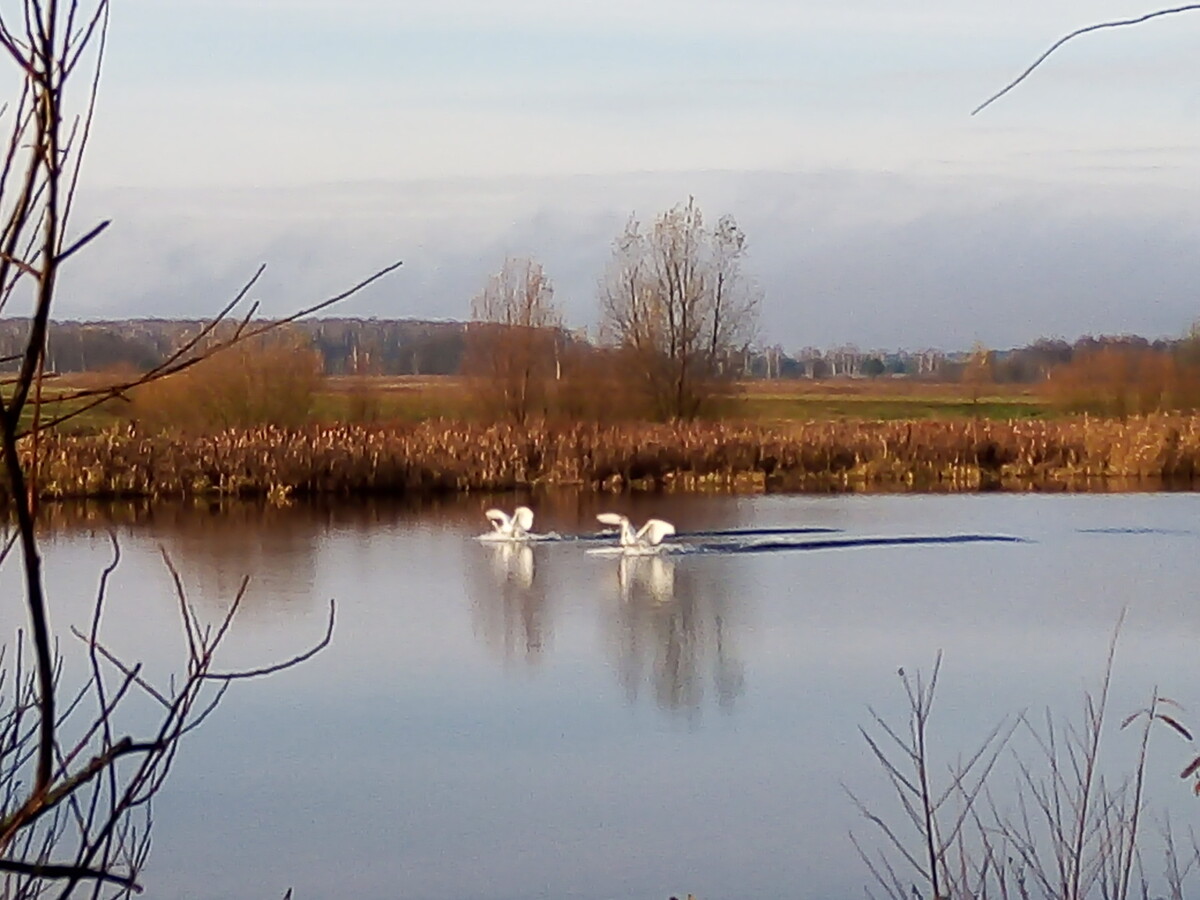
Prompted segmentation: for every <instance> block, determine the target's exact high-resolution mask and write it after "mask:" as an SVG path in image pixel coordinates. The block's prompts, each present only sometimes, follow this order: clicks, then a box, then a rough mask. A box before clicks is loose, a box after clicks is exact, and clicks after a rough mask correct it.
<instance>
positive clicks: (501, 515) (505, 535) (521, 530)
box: [480, 506, 533, 541]
mask: <svg viewBox="0 0 1200 900" xmlns="http://www.w3.org/2000/svg"><path fill="white" fill-rule="evenodd" d="M484 515H485V516H487V517H488V519H489V520H490V521H491V523H492V528H494V529H495V531H492V532H491V533H489V534H485V535H482V536H481V537H480V540H482V541H523V540H526V539H527V538H528V537H529V529H531V528H533V510H532V509H530V508H529V507H528V506H518V507H517V508H516V509H514V510H513V514H512V516H511V518H510V517H509V515H508V513H506V512H504V511H502V510H499V509H489V510H486V511H485V512H484Z"/></svg>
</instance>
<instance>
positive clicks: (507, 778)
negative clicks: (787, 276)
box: [3, 493, 1200, 900]
mask: <svg viewBox="0 0 1200 900" xmlns="http://www.w3.org/2000/svg"><path fill="white" fill-rule="evenodd" d="M514 502H515V501H513V500H512V499H510V498H501V499H497V498H479V497H468V498H463V499H456V500H453V501H447V502H444V503H441V504H438V505H432V506H428V507H426V508H423V509H419V510H414V509H411V508H405V507H402V506H398V505H396V506H393V505H387V504H370V505H368V504H363V505H346V506H341V507H334V508H328V509H313V508H307V507H302V506H293V507H290V508H284V509H276V508H271V507H267V508H260V507H232V508H228V509H224V510H219V511H209V510H204V509H200V510H185V509H182V508H175V507H164V508H156V509H154V510H153V511H152V513H149V514H144V515H141V516H138V517H136V518H134V519H132V520H128V521H123V522H121V521H119V520H118V524H116V525H115V526H114V527H115V532H116V535H117V536H118V538H119V541H120V545H121V549H122V557H123V558H122V562H121V565H120V567H119V568H118V570H117V572H116V575H115V576H114V580H113V583H112V586H111V589H110V595H109V596H110V599H109V609H108V612H107V617H106V620H105V626H104V630H103V635H104V639H105V640H106V642H107V643H108V644H109V645H111V646H112V647H113V648H114V649H116V650H118V651H119V652H121V653H122V654H124V655H125V656H126V657H128V658H135V659H142V660H144V661H145V663H146V667H147V672H148V673H149V674H150V675H151V677H158V678H165V677H166V675H167V673H168V672H169V671H170V670H171V666H172V664H173V663H174V662H176V661H177V660H178V659H179V656H178V651H179V647H180V637H179V634H180V632H179V627H178V622H177V620H176V614H177V608H176V602H175V599H174V596H173V593H172V588H171V581H170V576H169V574H168V572H167V571H166V569H165V566H164V565H163V562H162V559H161V556H160V552H161V550H165V551H166V552H167V553H168V554H169V555H170V557H171V558H172V559H173V560H174V562H175V564H176V565H177V566H178V568H179V570H180V573H181V575H182V576H183V579H184V583H185V585H186V586H187V590H188V594H189V597H190V598H191V600H192V601H193V602H194V603H195V604H196V606H197V608H198V609H199V610H200V611H201V614H202V615H204V616H206V617H208V618H215V617H216V616H218V615H219V614H220V612H221V610H223V609H224V608H225V607H226V605H227V604H228V602H229V600H230V598H231V597H232V595H233V593H234V592H235V591H236V590H237V586H238V584H239V582H240V581H241V579H242V577H243V576H249V577H250V579H251V582H250V589H249V594H248V596H247V599H246V601H245V605H244V606H243V608H242V609H241V610H240V611H239V614H238V616H237V619H236V623H235V631H234V633H233V635H232V637H231V640H230V642H229V644H228V646H227V647H226V648H225V650H226V653H225V656H224V661H223V663H222V665H221V666H220V668H231V667H233V666H236V665H256V664H259V663H263V662H271V661H275V660H280V659H285V658H288V657H290V656H293V655H295V654H296V653H298V652H300V651H302V650H303V649H305V648H306V647H307V646H308V645H310V644H311V643H312V642H314V641H315V640H317V639H318V638H319V637H320V636H321V634H322V632H323V629H324V625H325V619H326V615H327V612H328V602H329V600H330V598H335V599H336V601H337V624H336V630H335V635H334V640H333V642H332V644H331V645H330V646H329V647H328V648H327V649H326V650H324V651H323V652H322V653H321V654H319V655H318V656H317V657H315V658H314V659H312V660H310V661H309V662H307V663H306V664H304V665H302V666H300V667H298V668H296V669H293V670H290V671H287V672H284V673H280V674H278V675H274V676H270V677H268V678H265V679H263V680H261V681H257V682H252V683H240V684H236V685H234V687H233V689H232V690H231V691H230V693H229V694H228V695H227V697H226V699H225V701H224V703H223V705H222V706H221V707H220V709H218V711H217V712H216V713H215V715H214V716H213V718H212V719H210V720H209V722H208V723H206V725H205V726H204V727H203V728H202V729H200V730H199V731H197V732H196V733H195V734H194V735H193V736H192V738H191V739H190V740H189V741H188V742H187V743H186V744H185V746H184V749H183V751H182V753H181V755H180V758H179V760H178V761H177V763H176V768H175V770H174V772H173V775H172V778H171V781H170V782H169V784H168V786H167V788H166V790H165V791H164V793H163V794H162V795H161V797H160V798H159V800H158V801H157V805H156V807H155V832H154V835H155V838H154V840H155V845H154V849H153V851H152V853H151V857H150V863H149V866H148V868H147V870H146V872H145V874H144V879H143V881H144V883H145V884H146V886H147V889H148V891H147V895H148V896H150V897H179V898H246V897H259V898H270V897H282V896H283V894H284V892H285V891H286V890H287V889H288V888H294V889H295V893H294V896H295V897H296V898H297V900H301V898H333V897H347V896H353V897H356V898H412V900H425V898H439V900H440V898H447V900H448V898H455V900H461V898H480V900H508V898H513V900H516V898H534V897H546V898H581V900H601V898H650V900H667V898H668V897H669V896H671V895H677V896H680V897H683V896H685V895H686V894H687V893H688V892H692V893H694V894H695V895H696V896H697V898H699V900H714V898H779V897H796V898H843V897H861V896H863V887H864V885H868V884H870V883H871V878H870V874H869V872H868V871H867V869H866V867H865V866H864V864H863V863H862V861H861V860H860V859H859V858H858V856H857V854H856V852H855V850H854V848H853V846H852V844H851V843H850V840H849V838H848V832H849V831H850V830H851V829H853V830H854V832H855V834H856V835H857V836H859V838H860V840H864V841H865V843H866V844H867V845H868V846H871V847H875V846H882V843H881V841H880V840H879V838H878V834H877V833H876V832H875V831H873V830H872V826H871V825H870V823H868V822H866V821H865V820H864V819H863V818H862V816H861V815H859V813H858V812H857V811H856V809H855V807H854V805H853V803H852V802H851V801H850V800H849V798H848V797H847V794H846V791H845V787H844V786H848V787H850V788H851V789H852V790H854V792H855V793H856V794H859V795H860V796H862V797H865V798H868V800H869V801H870V802H871V804H872V805H874V804H876V803H878V806H879V808H880V809H882V810H889V809H891V808H892V807H893V806H894V804H892V803H891V800H890V796H889V794H888V789H887V785H886V782H885V780H884V777H883V775H882V773H881V771H880V769H879V767H878V765H877V764H876V763H875V762H874V761H873V759H872V757H871V754H870V752H869V750H868V748H867V747H866V745H865V743H864V741H863V739H862V737H861V736H860V734H859V731H858V728H859V726H860V725H867V724H869V722H870V714H869V712H868V706H871V707H873V708H875V709H876V710H877V711H878V712H879V713H880V714H881V715H883V716H884V717H886V718H888V719H889V720H893V721H895V722H896V723H898V726H899V727H901V728H903V727H904V722H905V718H904V717H905V713H906V705H905V701H904V695H903V689H902V685H901V683H900V679H899V677H898V675H897V671H898V669H899V668H901V667H904V668H905V670H906V671H908V672H910V673H912V672H915V671H916V670H918V669H921V670H924V671H925V672H928V670H929V669H930V667H931V666H932V664H933V661H934V659H935V656H936V654H937V653H938V651H939V650H940V651H942V653H943V654H944V661H943V664H942V671H941V681H940V687H939V693H938V699H937V702H936V705H935V710H934V716H933V721H932V729H933V732H934V734H935V736H936V742H937V744H936V748H937V749H936V751H935V753H934V755H935V757H936V758H937V759H938V760H939V761H940V762H939V764H940V765H944V763H945V761H947V760H950V759H952V758H954V757H956V756H960V755H963V754H967V753H969V752H971V751H972V750H973V749H974V746H975V744H976V743H977V742H978V741H979V740H980V739H981V738H982V737H983V736H984V734H985V733H986V732H987V731H988V729H989V728H991V727H992V725H994V724H995V723H996V722H997V721H998V720H1000V719H1001V718H1002V717H1005V716H1012V715H1015V714H1016V713H1018V712H1020V711H1021V710H1024V709H1028V710H1033V711H1037V714H1038V715H1041V712H1040V711H1041V710H1043V709H1044V708H1047V707H1048V708H1050V709H1051V710H1053V711H1054V713H1055V715H1057V716H1061V717H1063V718H1064V719H1065V718H1068V717H1071V716H1075V715H1076V713H1077V712H1078V711H1079V709H1080V707H1081V698H1082V697H1083V694H1084V691H1086V690H1089V689H1090V690H1095V689H1097V688H1098V686H1099V682H1100V679H1101V677H1102V675H1103V671H1104V662H1105V657H1106V654H1107V647H1108V643H1109V640H1110V637H1111V635H1112V633H1113V630H1114V627H1115V626H1116V624H1117V622H1118V620H1119V618H1120V616H1121V613H1122V610H1123V609H1126V608H1127V610H1128V611H1127V614H1126V618H1125V621H1124V624H1123V626H1122V630H1121V634H1120V638H1119V645H1118V650H1117V655H1116V667H1115V674H1114V685H1113V691H1112V710H1113V717H1112V721H1111V722H1110V726H1109V729H1108V733H1106V741H1109V740H1111V741H1112V746H1113V747H1114V750H1113V753H1112V758H1113V759H1116V760H1119V759H1120V758H1121V757H1122V756H1123V755H1127V754H1128V753H1129V752H1130V747H1131V745H1132V743H1131V742H1134V741H1135V740H1136V735H1135V734H1134V733H1133V730H1132V729H1130V730H1127V731H1121V730H1120V729H1119V727H1118V726H1119V724H1120V721H1119V720H1120V719H1121V718H1123V717H1124V715H1125V713H1127V712H1131V711H1133V710H1135V709H1137V708H1139V707H1141V706H1145V705H1146V703H1147V701H1148V700H1149V698H1150V696H1151V692H1152V691H1153V690H1154V687H1155V686H1156V685H1157V686H1158V688H1159V690H1160V691H1161V692H1163V693H1165V694H1168V695H1170V696H1172V697H1173V698H1174V699H1176V700H1178V701H1180V702H1182V703H1183V704H1184V705H1185V707H1186V708H1185V710H1184V711H1182V712H1180V713H1178V715H1179V716H1180V718H1181V719H1182V720H1184V721H1185V722H1190V723H1191V724H1195V725H1200V717H1195V718H1193V717H1194V716H1195V710H1196V709H1197V708H1200V707H1198V706H1197V693H1198V692H1200V654H1198V653H1197V652H1196V651H1197V637H1198V635H1200V602H1198V600H1200V597H1198V594H1200V495H1196V494H1188V493H1178V494H1170V493H1159V494H1116V495H1095V494H1092V495H1069V496H1068V495H1054V496H1049V495H1033V494H1030V495H1013V494H980V495H951V496H944V495H920V496H902V495H885V496H879V495H876V496H848V495H839V496H820V497H814V496H754V497H730V496H634V497H629V496H617V497H607V496H599V497H598V496H594V495H590V494H587V495H573V494H560V495H552V496H549V497H546V498H543V499H540V500H536V501H535V502H533V503H532V505H533V506H534V508H535V511H536V512H537V514H538V518H537V521H536V523H535V530H536V531H538V532H555V533H557V534H559V535H562V536H564V537H570V536H575V535H580V534H590V533H593V532H595V531H596V530H597V529H598V527H599V526H598V524H597V523H596V521H595V514H596V513H597V512H599V511H602V510H615V511H618V512H623V513H627V514H628V515H629V516H630V518H631V519H633V520H635V522H636V521H640V520H642V519H645V518H646V517H648V516H651V515H654V516H658V517H662V518H666V519H668V520H670V521H672V522H674V523H675V524H676V526H677V527H678V528H679V530H680V531H681V532H684V531H686V532H691V533H696V532H700V533H702V534H700V535H696V536H693V537H690V538H689V537H681V538H679V543H680V544H681V545H682V546H683V548H684V550H685V551H686V550H687V548H688V547H689V546H693V547H695V546H699V547H702V548H703V549H702V550H701V551H697V552H671V553H666V554H663V555H662V556H660V557H657V558H648V559H639V560H621V559H616V558H606V557H603V556H598V555H596V554H593V553H589V552H588V551H589V550H590V549H594V548H596V547H597V546H599V542H598V541H579V540H570V539H564V540H559V541H545V542H538V543H536V544H533V545H530V546H529V547H527V548H523V549H521V548H518V549H514V548H505V547H495V546H488V545H485V544H481V543H480V542H479V541H477V540H475V537H476V536H477V535H479V534H482V533H483V532H484V531H485V530H487V527H488V526H487V523H486V521H485V519H484V517H483V515H482V513H483V510H484V509H485V508H487V507H488V506H491V505H493V504H498V505H501V506H503V507H504V508H506V509H511V507H512V506H513V505H514ZM775 529H784V530H786V529H812V531H810V532H806V533H801V532H798V531H797V532H795V533H792V534H786V533H777V532H775V531H772V530H775ZM730 531H733V532H743V534H742V535H740V536H739V535H738V534H736V533H735V534H732V535H731V534H728V532H730ZM705 532H707V533H708V534H707V535H705V534H703V533H705ZM713 532H724V534H718V535H714V534H712V533H713ZM956 536H958V537H960V538H965V539H962V540H960V541H959V542H944V541H943V539H946V538H954V537H956ZM914 538H915V539H916V540H910V539H914ZM865 539H872V540H865ZM875 539H878V540H875ZM897 539H904V540H905V541H907V542H902V541H900V540H897ZM1014 539H1016V540H1014ZM789 545H792V546H789ZM43 547H44V553H45V558H46V563H47V572H48V585H49V590H50V595H51V598H52V602H53V604H54V606H53V610H54V613H53V618H54V625H55V627H56V629H57V631H58V632H59V633H60V634H62V633H64V631H65V626H66V625H68V624H79V625H83V624H84V623H85V622H86V621H87V617H88V613H89V609H90V597H91V596H92V594H93V593H94V590H95V584H96V580H97V577H98V574H99V571H100V569H101V568H102V567H103V565H104V564H105V563H106V562H107V561H108V559H109V557H110V554H111V549H110V543H109V537H108V535H107V532H106V531H105V528H104V518H103V516H102V515H101V516H97V517H95V518H93V520H92V522H91V524H81V525H74V526H69V527H68V526H62V527H56V528H54V529H53V530H52V531H51V532H50V533H48V534H47V535H46V536H45V538H44V545H43ZM160 548H161V550H160ZM15 575H16V570H15V568H14V567H13V566H11V565H10V566H8V567H7V568H6V569H5V571H4V573H3V584H4V586H5V588H6V589H7V590H8V594H9V596H10V597H12V596H15V595H16V594H15V592H16V591H17V588H18V584H19V582H17V581H16V578H15ZM14 609H15V604H14V603H13V602H11V601H10V603H9V604H8V609H7V610H6V612H5V621H4V626H5V628H6V630H7V633H9V634H11V633H12V630H13V628H14V627H15V626H16V620H15V618H14V616H15V612H14ZM64 640H67V639H64ZM1154 741H1155V744H1154V749H1153V752H1154V753H1157V754H1160V755H1157V756H1154V757H1153V758H1154V760H1155V761H1156V762H1157V763H1158V764H1157V765H1154V766H1152V767H1151V778H1150V784H1149V791H1150V797H1151V801H1152V806H1154V807H1155V808H1156V809H1157V808H1161V809H1171V810H1173V811H1174V810H1177V811H1178V812H1173V815H1175V816H1177V819H1176V821H1183V822H1188V821H1195V819H1196V815H1197V813H1200V800H1193V799H1192V797H1191V796H1190V794H1191V792H1190V789H1189V785H1188V784H1186V783H1184V782H1180V781H1179V779H1178V772H1179V769H1180V768H1182V765H1183V763H1185V762H1186V761H1187V759H1190V756H1189V753H1191V751H1192V748H1191V747H1189V746H1187V745H1186V744H1185V743H1184V742H1183V741H1182V740H1180V739H1178V738H1176V737H1175V736H1174V735H1173V734H1167V733H1165V731H1164V733H1163V734H1161V735H1158V734H1156V735H1155V738H1154ZM1192 755H1194V754H1192ZM996 777H1001V776H999V775H998V776H996Z"/></svg>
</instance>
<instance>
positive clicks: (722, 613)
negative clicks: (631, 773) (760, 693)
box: [606, 556, 745, 716]
mask: <svg viewBox="0 0 1200 900" xmlns="http://www.w3.org/2000/svg"><path fill="white" fill-rule="evenodd" d="M677 567H678V568H677ZM715 574H716V573H715V572H713V571H712V570H709V571H707V572H705V575H707V576H708V577H704V576H702V575H701V574H700V573H699V572H697V571H696V570H695V568H694V567H693V566H691V565H689V564H688V563H687V562H685V561H679V562H677V561H676V560H674V559H671V558H669V557H662V556H627V557H622V558H621V559H620V560H619V561H618V562H617V566H616V581H617V592H616V594H617V598H616V599H617V601H618V602H617V603H615V604H613V606H614V607H615V608H613V610H612V613H611V615H610V616H609V617H606V618H607V619H608V621H609V622H610V625H611V628H612V633H611V637H610V646H611V647H612V650H613V652H614V654H615V656H616V663H617V664H616V668H617V674H618V677H619V679H620V681H621V685H622V687H623V688H624V690H625V695H626V697H627V698H628V700H629V701H630V702H634V701H636V700H637V698H638V696H639V695H640V694H641V693H642V691H643V688H644V687H645V686H647V684H648V685H649V687H651V688H652V690H653V693H654V698H655V701H656V702H657V703H658V705H659V706H660V707H661V708H663V709H665V710H669V711H671V712H682V713H684V714H685V715H688V716H693V715H696V714H698V713H699V711H700V709H701V707H702V706H703V704H704V700H705V697H706V695H710V696H712V697H713V698H714V699H715V700H716V703H717V705H718V706H719V707H720V708H721V709H723V710H726V711H728V710H730V709H732V708H733V705H734V703H735V702H736V700H737V698H738V697H740V696H742V694H743V693H744V692H745V665H744V664H743V662H742V659H741V655H740V653H739V652H738V648H737V641H736V629H735V628H731V621H730V619H731V615H730V609H729V605H730V598H731V596H732V592H731V591H730V590H729V589H728V586H727V585H726V584H725V583H724V582H723V580H722V579H720V578H716V577H713V576H714V575H715ZM733 618H736V617H733Z"/></svg>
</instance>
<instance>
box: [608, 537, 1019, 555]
mask: <svg viewBox="0 0 1200 900" xmlns="http://www.w3.org/2000/svg"><path fill="white" fill-rule="evenodd" d="M1028 543H1032V542H1031V541H1029V540H1028V539H1026V538H1022V537H1014V536H1012V535H1008V534H936V535H898V536H892V537H889V536H864V537H835V538H817V539H809V540H793V541H782V540H758V541H748V542H745V543H742V542H736V541H711V542H704V541H700V542H693V541H689V542H687V543H679V542H676V541H670V542H667V541H664V542H663V543H662V544H659V545H658V546H657V547H655V548H648V549H645V550H641V551H636V552H633V553H629V552H627V551H625V550H624V549H623V548H621V547H595V548H592V549H589V550H588V551H587V552H588V554H589V555H592V556H621V555H630V556H654V555H662V556H682V555H686V554H701V553H702V554H714V553H716V554H734V553H779V552H784V551H788V550H848V549H853V548H855V547H912V546H923V545H925V546H938V545H945V544H1028Z"/></svg>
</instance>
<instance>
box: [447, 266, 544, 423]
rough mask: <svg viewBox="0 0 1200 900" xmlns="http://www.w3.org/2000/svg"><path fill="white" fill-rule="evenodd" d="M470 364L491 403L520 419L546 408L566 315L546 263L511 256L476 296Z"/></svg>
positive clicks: (466, 365)
mask: <svg viewBox="0 0 1200 900" xmlns="http://www.w3.org/2000/svg"><path fill="white" fill-rule="evenodd" d="M471 317H472V319H473V320H474V321H473V322H472V323H471V328H470V330H469V331H468V334H467V349H466V360H465V362H464V369H465V371H466V372H467V373H468V374H471V375H475V376H479V377H480V378H481V384H480V391H481V394H482V396H483V398H484V401H485V403H486V404H487V406H488V407H489V409H491V410H493V411H495V410H499V411H500V412H502V413H503V415H504V416H506V417H508V418H511V419H513V420H514V421H516V422H517V423H523V422H525V421H526V420H527V419H528V418H529V417H530V416H531V415H532V414H534V413H535V412H537V411H539V410H540V411H542V412H545V410H546V405H547V400H548V397H549V394H550V384H551V383H552V382H553V381H554V380H555V379H556V377H557V375H558V358H559V357H558V354H559V351H560V350H561V349H562V348H561V344H562V341H561V338H562V319H561V317H560V316H559V313H558V310H557V308H556V307H555V305H554V287H553V285H551V283H550V279H549V278H548V277H547V276H546V272H545V270H544V269H543V268H542V266H541V264H540V263H538V262H535V261H534V260H532V259H528V258H521V259H518V258H511V257H510V258H508V259H506V260H505V261H504V265H503V266H502V267H501V269H500V271H499V272H497V273H496V274H495V275H492V276H491V277H489V278H488V281H487V284H486V285H485V286H484V288H483V290H482V291H480V292H479V293H478V294H477V295H476V296H475V298H474V299H473V300H472V301H471Z"/></svg>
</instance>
